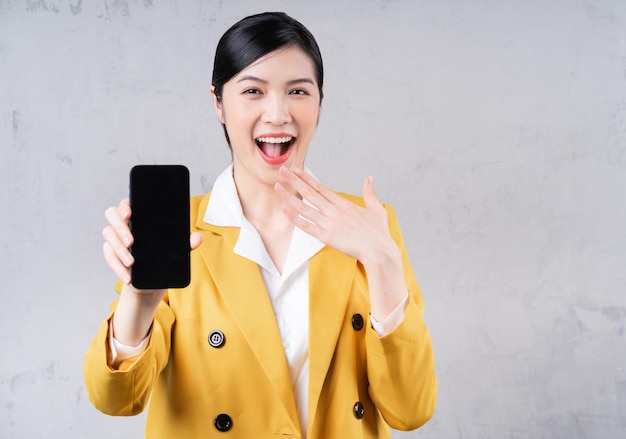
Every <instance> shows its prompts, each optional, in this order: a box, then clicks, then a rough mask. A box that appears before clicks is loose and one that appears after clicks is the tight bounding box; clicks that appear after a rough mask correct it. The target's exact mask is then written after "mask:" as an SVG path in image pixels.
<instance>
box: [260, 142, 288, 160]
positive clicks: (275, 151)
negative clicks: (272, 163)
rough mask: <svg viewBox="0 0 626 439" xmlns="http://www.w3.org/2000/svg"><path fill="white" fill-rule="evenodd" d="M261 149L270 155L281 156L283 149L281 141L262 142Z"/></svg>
mask: <svg viewBox="0 0 626 439" xmlns="http://www.w3.org/2000/svg"><path fill="white" fill-rule="evenodd" d="M260 147H261V151H263V153H264V154H265V155H266V156H268V157H280V156H281V155H282V151H283V145H282V144H281V143H261V145H260Z"/></svg>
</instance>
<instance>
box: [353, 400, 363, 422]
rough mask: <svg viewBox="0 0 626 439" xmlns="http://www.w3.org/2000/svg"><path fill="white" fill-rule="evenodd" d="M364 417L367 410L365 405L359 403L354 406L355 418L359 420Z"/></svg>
mask: <svg viewBox="0 0 626 439" xmlns="http://www.w3.org/2000/svg"><path fill="white" fill-rule="evenodd" d="M364 415H365V409H364V408H363V404H361V401H358V402H357V403H356V404H354V416H355V417H356V418H357V419H362V418H363V416H364Z"/></svg>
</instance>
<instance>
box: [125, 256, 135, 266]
mask: <svg viewBox="0 0 626 439" xmlns="http://www.w3.org/2000/svg"><path fill="white" fill-rule="evenodd" d="M123 260H124V265H126V266H127V267H130V266H131V265H133V262H134V261H135V260H134V259H133V257H132V255H124V257H123Z"/></svg>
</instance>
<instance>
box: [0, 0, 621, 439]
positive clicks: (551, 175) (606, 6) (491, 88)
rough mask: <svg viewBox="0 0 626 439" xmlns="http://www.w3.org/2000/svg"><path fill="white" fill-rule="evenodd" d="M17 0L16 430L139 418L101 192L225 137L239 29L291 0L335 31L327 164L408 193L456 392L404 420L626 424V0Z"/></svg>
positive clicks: (399, 196)
mask: <svg viewBox="0 0 626 439" xmlns="http://www.w3.org/2000/svg"><path fill="white" fill-rule="evenodd" d="M259 5H260V2H257V1H252V0H248V1H245V2H243V1H242V2H235V1H208V0H207V1H202V0H185V1H183V0H178V1H177V0H170V1H157V0H143V1H138V0H136V1H125V0H108V1H107V0H95V1H91V2H88V1H82V0H24V1H22V0H0V196H1V198H0V206H1V208H0V270H1V273H2V286H1V287H0V288H1V290H0V291H1V294H2V306H1V307H0V325H1V328H2V331H0V352H1V353H0V437H2V438H38V437H46V438H48V437H54V438H61V437H62V438H110V437H117V438H137V437H141V436H142V432H143V423H144V421H145V418H144V417H143V416H139V417H136V418H111V417H107V416H105V415H102V414H100V413H99V412H97V411H96V410H95V409H94V408H93V407H92V406H91V405H90V403H89V401H88V399H87V396H86V394H85V389H84V386H83V377H82V359H83V355H84V352H85V349H86V347H87V345H88V343H89V341H90V339H91V337H92V336H93V334H94V332H95V330H96V327H97V325H98V324H99V322H100V321H101V319H102V318H103V317H104V316H105V313H106V311H107V309H108V305H109V303H110V302H111V301H112V300H113V299H114V298H115V293H114V292H113V289H112V286H113V283H114V278H113V275H112V274H111V273H110V272H109V270H108V269H107V268H106V266H105V264H104V261H103V258H102V256H101V243H102V239H101V236H100V231H101V229H102V227H103V225H104V219H103V211H104V209H105V208H106V207H107V206H109V205H111V204H113V203H117V201H118V200H119V199H120V198H121V197H123V196H125V194H126V191H127V185H128V180H127V178H128V177H127V176H128V171H129V169H130V167H131V166H132V165H134V164H136V163H140V162H142V163H171V162H175V163H183V164H185V165H187V166H188V167H189V168H190V170H191V175H192V191H193V192H194V193H202V192H204V191H206V190H208V189H210V187H211V182H212V181H213V179H214V178H215V176H216V175H217V173H218V172H219V171H220V170H221V169H222V168H223V167H224V166H226V164H227V163H228V161H229V154H228V151H227V147H226V146H225V144H224V141H223V136H222V133H221V130H220V127H219V125H218V123H217V120H216V117H215V115H214V113H213V110H212V107H211V103H210V96H209V87H210V74H211V69H212V56H213V50H214V47H215V45H216V42H217V38H218V37H219V36H220V35H221V34H222V33H223V32H224V31H225V30H226V28H227V27H228V26H229V25H230V24H232V23H233V22H234V21H235V20H237V19H239V18H242V17H243V16H244V15H248V14H249V13H253V12H260V11H261V10H286V11H287V12H288V13H290V14H292V15H294V16H295V17H297V18H299V19H300V20H301V21H303V22H304V23H305V24H306V25H307V26H308V27H309V28H310V29H311V30H312V31H313V33H314V34H315V35H316V36H317V37H318V40H319V43H320V46H321V48H322V52H323V54H324V57H325V63H326V70H327V83H326V98H325V101H324V105H323V107H324V108H323V112H322V118H321V122H320V126H319V129H318V134H317V137H316V138H315V139H314V144H313V145H312V147H311V152H310V155H309V158H308V165H309V166H310V167H311V168H312V169H313V170H314V171H315V173H316V175H317V176H318V177H319V178H320V179H321V180H322V181H324V182H325V183H326V184H328V185H330V186H332V187H333V188H336V189H339V190H343V191H350V192H357V193H358V192H359V191H360V187H361V182H362V180H363V178H364V177H365V176H367V175H368V174H373V175H374V176H375V181H376V184H377V187H378V192H379V195H380V196H381V197H382V198H383V199H384V200H385V201H387V202H389V203H391V204H392V205H394V206H395V207H396V209H397V211H398V215H399V218H400V221H401V225H402V226H403V230H404V233H405V236H406V240H407V243H408V248H409V252H410V256H411V259H412V262H413V265H414V268H415V271H416V274H417V276H418V280H419V281H420V283H421V286H422V288H423V292H424V297H425V301H426V319H427V323H428V324H429V327H430V329H431V332H432V336H433V340H434V345H435V351H436V359H437V372H438V376H439V380H440V396H439V403H438V408H437V412H436V415H435V417H434V418H433V420H432V421H431V422H430V423H429V424H428V425H427V426H426V427H424V428H423V429H421V430H418V431H416V432H411V433H399V432H394V437H395V438H437V439H440V438H494V439H496V438H497V439H499V438H517V439H523V438H568V439H573V438H623V437H625V435H626V342H625V337H624V332H625V330H624V322H625V317H626V294H625V290H626V269H625V267H624V265H625V262H626V261H625V256H626V227H625V225H626V202H625V200H626V197H625V192H626V191H625V189H626V2H624V1H623V0H596V1H592V0H570V1H566V0H528V1H515V0H508V1H506V0H502V1H500V0H473V1H461V0H439V1H408V0H405V1H402V0H395V1H394V0H387V1H383V0H366V1H364V0H351V1H343V2H342V1H338V0H332V1H319V0H318V1H306V2H304V1H303V2H298V3H296V2H293V1H292V2H288V1H266V2H264V3H263V5H262V6H259Z"/></svg>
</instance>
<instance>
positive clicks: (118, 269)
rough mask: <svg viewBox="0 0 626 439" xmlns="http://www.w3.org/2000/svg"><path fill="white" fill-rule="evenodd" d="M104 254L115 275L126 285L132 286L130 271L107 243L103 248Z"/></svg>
mask: <svg viewBox="0 0 626 439" xmlns="http://www.w3.org/2000/svg"><path fill="white" fill-rule="evenodd" d="M102 253H103V254H104V260H105V261H106V263H107V265H108V266H109V268H110V269H111V270H112V271H113V273H115V275H116V276H117V277H118V278H119V279H121V281H122V282H124V283H125V284H127V285H128V284H130V269H129V268H128V267H125V266H124V264H122V262H121V261H120V259H119V258H118V257H117V254H116V253H115V250H113V247H111V244H109V243H108V242H105V243H104V244H103V246H102Z"/></svg>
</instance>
